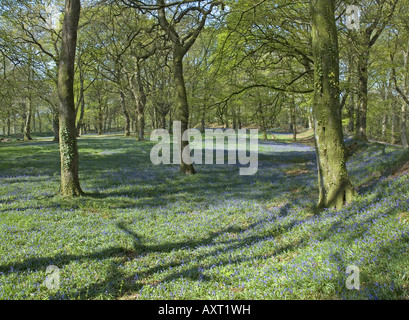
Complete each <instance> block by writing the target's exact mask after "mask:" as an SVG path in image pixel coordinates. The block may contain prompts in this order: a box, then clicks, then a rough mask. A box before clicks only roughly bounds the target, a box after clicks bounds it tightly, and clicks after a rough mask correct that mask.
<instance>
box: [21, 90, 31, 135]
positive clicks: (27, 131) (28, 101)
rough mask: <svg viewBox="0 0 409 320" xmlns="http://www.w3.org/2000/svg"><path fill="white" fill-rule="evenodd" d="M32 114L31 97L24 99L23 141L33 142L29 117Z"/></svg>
mask: <svg viewBox="0 0 409 320" xmlns="http://www.w3.org/2000/svg"><path fill="white" fill-rule="evenodd" d="M32 112H33V106H32V101H31V97H27V98H26V117H25V120H24V129H23V138H24V141H28V140H33V139H32V138H31V116H32Z"/></svg>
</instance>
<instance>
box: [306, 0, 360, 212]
mask: <svg viewBox="0 0 409 320" xmlns="http://www.w3.org/2000/svg"><path fill="white" fill-rule="evenodd" d="M311 13H312V47H313V56H314V118H315V143H316V153H317V164H318V182H319V200H318V208H324V207H334V206H335V207H336V208H338V209H340V208H341V207H342V206H344V204H345V203H348V202H350V201H352V199H353V195H354V190H353V188H352V186H351V183H350V180H349V177H348V173H347V169H346V151H345V145H344V140H343V134H342V117H341V105H340V101H339V97H340V92H339V52H338V36H337V29H336V25H335V18H334V13H335V0H312V1H311Z"/></svg>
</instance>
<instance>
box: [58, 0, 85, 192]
mask: <svg viewBox="0 0 409 320" xmlns="http://www.w3.org/2000/svg"><path fill="white" fill-rule="evenodd" d="M80 12H81V4H80V0H66V1H65V17H64V22H63V28H62V39H61V51H60V59H59V65H58V96H59V101H60V105H59V124H60V128H59V137H60V155H61V190H60V192H61V194H62V195H63V196H68V197H71V196H80V195H82V194H83V191H82V190H81V187H80V183H79V174H78V171H79V155H78V146H77V130H76V126H75V120H76V119H75V118H76V115H75V102H74V64H75V51H76V42H77V29H78V22H79V17H80Z"/></svg>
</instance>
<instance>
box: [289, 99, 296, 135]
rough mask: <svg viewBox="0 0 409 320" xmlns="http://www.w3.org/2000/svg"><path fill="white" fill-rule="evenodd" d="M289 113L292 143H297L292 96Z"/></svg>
mask: <svg viewBox="0 0 409 320" xmlns="http://www.w3.org/2000/svg"><path fill="white" fill-rule="evenodd" d="M290 113H291V127H292V133H293V142H296V141H297V118H296V117H297V115H296V110H295V99H294V95H293V96H292V97H291V106H290Z"/></svg>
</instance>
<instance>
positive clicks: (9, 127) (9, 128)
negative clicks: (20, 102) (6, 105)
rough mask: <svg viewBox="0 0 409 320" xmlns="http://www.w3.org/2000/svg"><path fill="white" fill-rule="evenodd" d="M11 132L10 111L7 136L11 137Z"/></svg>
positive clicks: (8, 113) (8, 112)
mask: <svg viewBox="0 0 409 320" xmlns="http://www.w3.org/2000/svg"><path fill="white" fill-rule="evenodd" d="M10 131H11V121H10V111H7V136H8V137H9V136H10Z"/></svg>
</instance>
